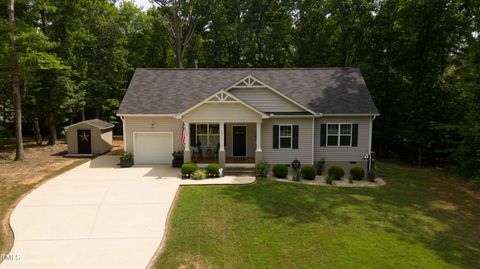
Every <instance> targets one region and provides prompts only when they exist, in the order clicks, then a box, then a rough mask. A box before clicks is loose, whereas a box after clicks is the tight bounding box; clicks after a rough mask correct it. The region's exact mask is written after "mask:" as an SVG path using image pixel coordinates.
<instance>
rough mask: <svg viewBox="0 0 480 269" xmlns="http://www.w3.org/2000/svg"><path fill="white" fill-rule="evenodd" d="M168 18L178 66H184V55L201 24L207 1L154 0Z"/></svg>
mask: <svg viewBox="0 0 480 269" xmlns="http://www.w3.org/2000/svg"><path fill="white" fill-rule="evenodd" d="M153 2H155V3H157V4H158V5H159V7H160V10H161V11H162V13H163V14H164V15H165V17H166V18H167V19H168V26H169V31H170V35H171V38H172V39H173V42H174V47H175V59H176V64H177V67H178V68H183V57H184V55H185V51H186V50H187V48H188V47H189V45H190V43H191V41H192V38H193V37H194V35H195V34H196V31H197V29H198V28H200V27H202V26H203V25H201V19H202V17H201V15H202V13H201V9H200V7H204V4H205V3H204V2H207V1H198V0H193V1H186V0H153Z"/></svg>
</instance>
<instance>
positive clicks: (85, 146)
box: [77, 130, 92, 154]
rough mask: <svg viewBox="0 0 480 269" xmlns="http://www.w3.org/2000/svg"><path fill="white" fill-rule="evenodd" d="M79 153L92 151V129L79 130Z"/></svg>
mask: <svg viewBox="0 0 480 269" xmlns="http://www.w3.org/2000/svg"><path fill="white" fill-rule="evenodd" d="M77 140H78V153H83V154H89V153H92V134H91V132H90V130H77Z"/></svg>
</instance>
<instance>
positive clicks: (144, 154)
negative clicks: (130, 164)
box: [133, 132, 173, 164]
mask: <svg viewBox="0 0 480 269" xmlns="http://www.w3.org/2000/svg"><path fill="white" fill-rule="evenodd" d="M172 152H173V134H172V133H157V132H144V133H137V132H136V133H134V148H133V159H134V160H135V164H167V163H171V162H172Z"/></svg>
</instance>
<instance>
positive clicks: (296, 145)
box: [292, 125, 298, 149]
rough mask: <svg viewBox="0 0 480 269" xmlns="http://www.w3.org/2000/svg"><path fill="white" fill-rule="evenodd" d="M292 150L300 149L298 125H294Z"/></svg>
mask: <svg viewBox="0 0 480 269" xmlns="http://www.w3.org/2000/svg"><path fill="white" fill-rule="evenodd" d="M292 148H293V149H298V125H293V132H292Z"/></svg>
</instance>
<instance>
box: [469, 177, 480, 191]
mask: <svg viewBox="0 0 480 269" xmlns="http://www.w3.org/2000/svg"><path fill="white" fill-rule="evenodd" d="M468 186H469V187H470V188H472V189H474V190H477V191H479V190H480V176H476V177H473V178H472V179H470V180H469V181H468Z"/></svg>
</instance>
